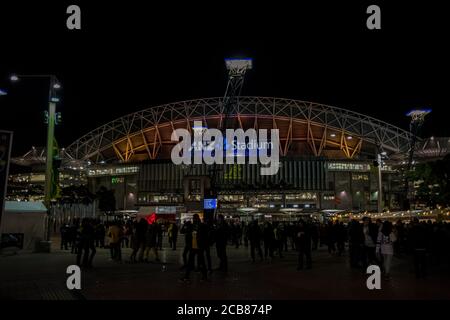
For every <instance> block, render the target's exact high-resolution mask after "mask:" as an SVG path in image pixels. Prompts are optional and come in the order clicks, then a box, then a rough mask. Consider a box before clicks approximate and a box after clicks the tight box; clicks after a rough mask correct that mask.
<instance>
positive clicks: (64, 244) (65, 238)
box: [59, 224, 70, 250]
mask: <svg viewBox="0 0 450 320" xmlns="http://www.w3.org/2000/svg"><path fill="white" fill-rule="evenodd" d="M59 232H60V233H61V250H63V249H64V250H69V248H68V243H69V238H70V236H69V234H70V228H69V226H68V225H66V224H63V225H62V226H61V228H59Z"/></svg>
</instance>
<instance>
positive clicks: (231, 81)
mask: <svg viewBox="0 0 450 320" xmlns="http://www.w3.org/2000/svg"><path fill="white" fill-rule="evenodd" d="M225 66H226V68H227V70H228V83H227V88H226V90H225V94H224V96H223V100H222V109H221V114H222V115H223V118H222V119H221V121H220V122H219V125H218V127H217V129H219V130H220V131H221V132H222V135H223V136H225V132H226V129H227V125H228V120H229V117H230V114H232V112H233V110H235V109H236V108H237V105H238V103H239V96H240V95H241V91H242V87H243V85H244V77H245V73H246V72H247V70H250V69H252V67H253V61H252V59H249V58H243V59H225ZM224 157H226V154H225V152H224ZM219 171H220V169H218V168H217V165H216V163H214V164H213V168H212V170H211V175H210V179H211V180H210V190H208V191H206V193H207V194H208V196H212V197H217V193H218V190H217V185H216V182H217V180H218V175H219ZM205 211H206V210H205ZM215 212H216V211H215V210H214V215H215ZM205 213H206V212H205Z"/></svg>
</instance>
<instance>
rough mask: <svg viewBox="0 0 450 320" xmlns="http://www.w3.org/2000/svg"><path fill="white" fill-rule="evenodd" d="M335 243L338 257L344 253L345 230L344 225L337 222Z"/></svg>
mask: <svg viewBox="0 0 450 320" xmlns="http://www.w3.org/2000/svg"><path fill="white" fill-rule="evenodd" d="M335 228H336V231H335V232H336V243H337V251H338V256H339V257H340V256H342V254H343V253H344V251H345V241H346V240H347V239H346V238H347V235H346V230H345V227H344V224H343V223H342V222H339V221H337V222H336V225H335Z"/></svg>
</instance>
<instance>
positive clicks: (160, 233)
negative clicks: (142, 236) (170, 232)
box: [155, 222, 164, 250]
mask: <svg viewBox="0 0 450 320" xmlns="http://www.w3.org/2000/svg"><path fill="white" fill-rule="evenodd" d="M155 228H156V233H157V237H158V241H157V248H159V250H162V244H163V236H164V225H163V224H161V223H159V222H155Z"/></svg>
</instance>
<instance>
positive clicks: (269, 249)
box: [263, 222, 275, 259]
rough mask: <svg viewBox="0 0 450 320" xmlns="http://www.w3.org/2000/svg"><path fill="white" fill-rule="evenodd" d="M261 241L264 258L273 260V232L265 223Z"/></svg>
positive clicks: (267, 223)
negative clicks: (262, 242) (262, 241)
mask: <svg viewBox="0 0 450 320" xmlns="http://www.w3.org/2000/svg"><path fill="white" fill-rule="evenodd" d="M263 240H264V258H265V259H268V258H269V257H270V259H272V258H273V247H274V240H275V239H274V232H273V226H272V224H271V223H270V222H266V223H265V225H264V230H263Z"/></svg>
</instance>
